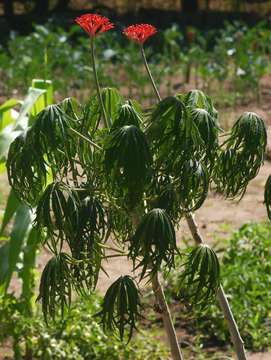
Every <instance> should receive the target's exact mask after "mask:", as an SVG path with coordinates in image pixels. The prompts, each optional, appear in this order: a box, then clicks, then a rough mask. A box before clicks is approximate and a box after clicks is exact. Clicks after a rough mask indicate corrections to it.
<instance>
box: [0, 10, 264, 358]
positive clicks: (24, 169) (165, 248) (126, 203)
mask: <svg viewBox="0 0 271 360" xmlns="http://www.w3.org/2000/svg"><path fill="white" fill-rule="evenodd" d="M77 22H78V24H79V25H80V26H81V27H82V28H83V29H84V30H85V31H86V32H87V33H88V34H89V37H90V45H91V49H90V50H91V51H90V53H91V59H92V66H93V67H92V71H93V75H94V83H95V85H96V91H97V94H93V95H92V96H91V98H90V99H89V100H88V102H87V103H86V104H82V105H81V104H79V103H78V102H77V100H75V99H74V98H67V99H65V100H63V101H62V102H60V103H58V104H55V105H50V106H47V107H45V108H44V109H42V108H41V109H39V110H40V111H38V112H37V113H36V116H35V117H33V116H28V118H27V119H24V127H22V129H21V130H22V131H21V132H20V133H19V134H17V135H18V136H17V137H16V138H15V140H14V141H13V142H12V143H11V145H10V147H9V152H8V156H7V163H6V165H7V170H8V177H9V181H10V184H11V186H12V198H11V199H12V201H10V204H11V206H10V207H9V206H7V208H6V211H5V215H4V224H5V225H4V231H5V230H6V229H7V225H8V223H10V222H11V220H12V218H13V216H14V214H15V212H16V211H17V210H18V204H20V205H22V206H24V207H26V208H27V209H28V210H29V207H30V208H31V210H29V212H30V213H29V215H28V217H27V219H26V221H25V222H26V223H27V224H28V225H29V224H31V226H32V229H31V231H30V232H29V234H31V233H32V230H33V231H34V233H35V236H34V238H35V239H36V240H34V243H35V244H37V243H39V244H43V245H45V246H47V247H48V248H49V249H50V251H51V252H52V257H51V259H50V260H49V261H48V263H47V264H46V266H45V268H44V270H43V273H42V276H41V282H40V289H39V296H38V300H41V303H42V310H43V313H44V317H45V320H46V322H50V320H51V319H57V318H58V316H59V315H62V316H64V314H65V311H66V310H65V309H66V307H67V306H68V305H70V304H71V300H72V292H73V291H76V292H77V294H78V295H79V296H83V295H85V294H91V293H92V291H93V290H94V289H95V286H96V284H97V280H98V277H99V273H100V271H103V270H104V269H103V264H102V262H103V261H104V260H106V259H108V258H110V257H111V256H124V257H128V258H129V259H130V260H132V265H133V266H132V270H133V272H135V274H137V275H134V276H128V275H125V274H123V276H121V277H120V278H118V279H117V280H116V281H114V282H113V283H112V285H111V286H110V287H109V289H108V290H107V292H106V294H105V297H104V299H103V301H102V304H101V310H100V312H99V318H100V321H101V322H102V325H103V329H104V331H105V332H107V333H113V334H115V335H118V336H119V337H120V338H121V339H124V338H125V339H128V340H130V338H131V337H132V334H133V332H134V330H135V329H136V325H137V323H138V321H139V320H140V318H141V315H142V308H141V300H140V297H141V294H140V291H139V286H140V287H142V286H143V285H142V284H144V281H145V280H148V281H149V282H150V283H151V284H152V287H153V292H154V295H155V306H154V308H155V309H156V312H157V313H159V314H160V315H159V316H161V317H162V319H163V323H164V327H165V330H166V333H167V335H168V339H169V343H170V347H171V354H172V357H173V359H178V360H179V359H182V358H183V357H182V351H181V349H180V346H179V341H177V337H176V333H175V329H174V325H173V321H172V318H171V315H170V312H169V308H168V305H167V303H166V299H165V296H164V292H163V289H162V287H161V284H160V282H159V272H160V270H161V268H162V267H163V268H165V267H166V269H167V272H171V271H172V269H174V268H176V266H177V264H178V259H179V257H180V258H182V255H181V254H180V251H179V249H178V247H177V245H176V235H175V227H176V226H178V224H179V221H180V219H181V218H183V217H184V218H186V220H187V223H188V225H189V228H190V230H191V234H192V235H193V238H194V240H195V243H196V245H195V246H194V247H193V249H192V250H191V251H190V252H189V255H188V261H187V262H185V264H184V267H179V268H178V271H179V272H180V273H181V274H182V275H181V276H182V283H181V285H180V288H179V290H180V291H179V293H180V294H182V297H181V298H182V301H183V302H186V303H187V302H188V303H189V304H190V305H191V306H192V305H198V306H200V307H201V308H204V307H206V306H207V305H208V304H209V303H210V302H213V300H214V299H215V298H217V300H218V302H219V304H220V307H221V310H222V312H223V314H224V316H225V319H226V320H227V325H228V327H229V330H230V333H231V339H232V341H233V344H234V347H235V351H236V353H237V356H238V359H241V360H243V359H246V355H245V349H244V346H243V342H242V339H241V336H240V334H239V331H238V328H237V326H236V323H235V321H234V317H233V314H232V312H231V310H230V307H229V304H228V301H227V297H226V295H225V293H224V290H223V287H222V286H221V283H220V281H221V277H220V267H219V261H218V258H217V255H216V253H215V251H214V250H213V249H211V248H209V247H208V246H206V245H205V244H204V240H203V238H202V236H201V234H200V233H199V230H198V227H197V224H196V222H195V219H194V215H193V212H194V211H196V210H197V209H199V208H200V207H201V206H202V205H203V203H204V201H205V199H206V198H207V196H208V190H209V187H210V186H212V187H213V188H215V189H216V191H217V192H220V193H221V194H223V195H224V196H225V197H226V198H241V197H242V196H243V195H244V193H245V191H246V188H247V185H248V183H249V182H250V180H252V179H253V178H254V177H255V176H256V175H257V173H258V171H259V169H260V166H261V165H262V163H263V160H264V152H265V147H266V141H267V139H266V129H265V125H264V122H263V120H262V119H261V118H260V117H259V116H257V115H256V114H254V113H249V112H247V113H244V114H243V115H242V116H240V118H239V119H238V120H237V121H236V123H235V125H234V126H233V127H232V129H231V130H230V132H229V133H228V134H227V137H226V138H224V139H226V140H225V141H224V142H223V143H221V142H220V141H219V135H220V134H221V132H222V129H221V128H220V126H219V123H218V113H217V111H216V109H215V107H214V105H213V103H212V101H211V99H210V98H209V97H208V96H206V95H205V94H204V93H203V92H201V91H199V90H193V91H190V92H188V93H184V94H176V95H174V96H169V97H167V98H165V99H162V98H161V97H160V94H159V91H158V89H157V87H156V84H155V82H154V80H153V76H152V74H151V72H150V68H149V65H148V63H147V60H146V54H145V52H144V47H143V45H144V43H145V41H146V40H147V39H148V38H150V37H151V36H153V35H154V34H155V33H156V29H155V28H154V27H153V26H151V25H148V24H144V25H135V26H130V27H128V28H126V29H125V31H124V35H125V36H126V37H127V38H128V39H130V40H132V41H133V42H135V43H136V44H137V48H138V51H139V52H141V55H142V60H143V66H144V67H145V69H146V73H147V76H148V77H149V80H150V87H151V88H153V91H154V94H155V96H156V97H157V104H156V105H153V106H152V109H151V110H150V111H149V112H145V111H143V109H142V108H141V106H140V105H139V104H138V103H137V102H136V101H135V100H133V99H130V100H127V101H125V99H124V98H123V96H122V95H121V94H120V93H119V92H118V91H117V90H116V89H112V88H105V89H103V90H101V89H100V85H99V78H98V76H97V69H98V70H99V69H100V71H101V69H102V68H101V67H97V63H96V61H95V47H94V45H95V43H96V39H97V38H99V37H97V35H98V34H100V33H102V32H105V31H107V30H109V29H111V28H112V27H113V24H111V23H110V22H109V20H108V19H106V18H103V17H100V16H98V15H93V14H90V15H86V16H82V17H81V18H78V19H77ZM46 91H48V90H46ZM32 106H33V104H32V105H31V108H32ZM28 110H29V108H28ZM24 114H25V113H24ZM30 115H31V111H30ZM15 128H16V129H17V127H16V126H15ZM223 135H224V136H225V134H223ZM33 149H35V151H33ZM18 199H19V200H18ZM266 199H268V194H267V195H266ZM16 201H17V205H16ZM14 203H15V206H14ZM12 204H13V205H12ZM30 215H33V216H34V221H31V216H30ZM15 219H16V217H15ZM25 233H26V230H25V231H24V234H25ZM11 235H12V233H11ZM29 237H31V238H33V237H32V236H30V235H29ZM109 237H110V238H111V240H112V241H113V245H112V244H111V243H108V242H107V240H108V239H109ZM20 239H22V236H20ZM11 240H12V237H11ZM15 240H16V239H15ZM15 242H16V241H15ZM12 244H14V241H13V243H12V242H11V241H10V242H7V243H6V244H5V245H6V246H7V251H8V254H11V255H12V256H11V257H12V258H13V252H11V251H10V250H9V247H10V246H11V245H12ZM64 244H65V245H64ZM29 245H31V244H29ZM2 248H3V247H1V251H2ZM26 248H27V249H29V246H26ZM106 250H110V251H111V253H110V254H108V253H107V251H106ZM4 251H5V247H4ZM4 251H2V253H3V258H4V259H7V258H8V259H9V258H10V256H8V257H7V256H6V254H5V253H4ZM112 252H113V254H112ZM19 255H20V251H19V252H18V253H17V260H16V261H15V262H14V259H12V261H13V262H12V265H13V266H14V264H15V265H16V263H17V261H18V260H19ZM31 264H32V268H33V258H32V262H31ZM13 270H14V267H13ZM13 270H12V272H13ZM32 279H33V278H32ZM9 282H10V276H9V277H8V278H5V279H4V281H3V284H4V292H5V293H6V292H7V288H8V283H9ZM23 284H24V282H23ZM23 288H24V286H23ZM181 290H182V291H181ZM183 290H184V291H183ZM27 294H28V295H27V299H28V304H29V314H31V312H32V307H31V302H30V301H29V299H31V298H33V284H32V288H31V291H28V292H27ZM225 314H226V315H225Z"/></svg>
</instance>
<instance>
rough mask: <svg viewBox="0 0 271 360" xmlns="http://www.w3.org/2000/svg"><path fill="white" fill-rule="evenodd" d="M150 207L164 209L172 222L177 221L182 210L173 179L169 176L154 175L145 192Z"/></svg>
mask: <svg viewBox="0 0 271 360" xmlns="http://www.w3.org/2000/svg"><path fill="white" fill-rule="evenodd" d="M147 194H148V196H149V197H151V200H150V205H151V207H152V208H160V209H164V210H165V211H166V213H167V214H168V215H169V216H170V218H171V219H172V220H173V221H174V223H178V222H179V220H180V218H181V216H182V215H183V212H182V211H181V208H180V202H179V196H178V194H179V193H178V192H177V189H176V184H175V182H174V179H173V178H172V177H170V176H163V175H162V174H160V175H154V176H153V178H152V182H151V183H150V187H149V188H148V192H147Z"/></svg>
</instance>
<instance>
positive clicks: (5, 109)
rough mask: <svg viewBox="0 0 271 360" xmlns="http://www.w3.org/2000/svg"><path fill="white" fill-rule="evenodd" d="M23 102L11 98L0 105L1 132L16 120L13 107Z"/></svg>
mask: <svg viewBox="0 0 271 360" xmlns="http://www.w3.org/2000/svg"><path fill="white" fill-rule="evenodd" d="M19 103H21V102H20V101H19V100H16V99H9V100H7V101H6V102H5V103H4V104H2V105H1V106H0V132H1V131H2V130H3V129H4V128H5V127H6V126H8V125H11V124H13V123H14V122H15V117H14V114H13V113H12V109H13V108H14V107H15V106H16V105H18V104H19Z"/></svg>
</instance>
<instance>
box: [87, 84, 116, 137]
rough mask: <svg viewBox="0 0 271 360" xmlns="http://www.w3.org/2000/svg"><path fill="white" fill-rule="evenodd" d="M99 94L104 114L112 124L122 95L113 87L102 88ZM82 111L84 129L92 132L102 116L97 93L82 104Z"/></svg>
mask: <svg viewBox="0 0 271 360" xmlns="http://www.w3.org/2000/svg"><path fill="white" fill-rule="evenodd" d="M101 95H102V99H103V104H104V109H105V112H106V115H107V117H108V119H109V122H110V124H111V125H112V124H113V123H114V122H115V119H116V117H117V116H118V111H119V108H120V106H121V104H122V102H123V99H122V96H121V95H120V93H119V92H118V90H117V89H115V88H104V89H102V91H101ZM83 113H84V116H83V120H82V123H83V124H84V129H86V130H87V131H89V132H90V134H93V133H94V132H95V131H96V129H98V128H99V125H100V121H101V119H102V117H103V114H102V111H101V107H100V103H99V99H98V95H97V94H95V95H93V96H91V97H90V99H89V101H88V103H87V105H86V106H84V110H83Z"/></svg>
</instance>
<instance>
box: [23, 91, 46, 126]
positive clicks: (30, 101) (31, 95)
mask: <svg viewBox="0 0 271 360" xmlns="http://www.w3.org/2000/svg"><path fill="white" fill-rule="evenodd" d="M45 92H46V90H44V89H36V88H33V87H30V88H29V90H28V94H27V96H26V98H25V99H24V102H23V104H22V107H21V110H20V113H19V116H18V118H17V119H16V130H24V129H26V128H27V126H28V117H27V114H28V113H29V112H30V111H31V109H32V108H33V106H34V104H35V102H36V101H37V100H38V98H39V97H40V96H41V95H42V94H44V93H45Z"/></svg>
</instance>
